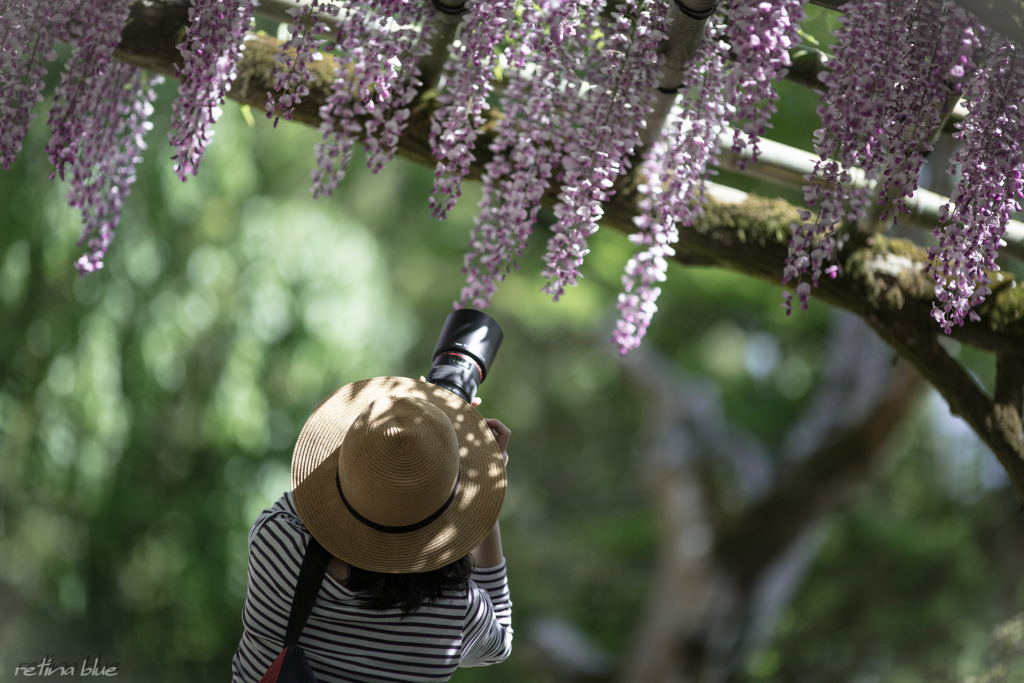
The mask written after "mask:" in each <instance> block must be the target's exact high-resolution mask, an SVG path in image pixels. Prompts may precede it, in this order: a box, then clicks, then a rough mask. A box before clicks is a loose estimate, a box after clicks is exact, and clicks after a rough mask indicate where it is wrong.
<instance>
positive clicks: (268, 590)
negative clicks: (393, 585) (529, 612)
mask: <svg viewBox="0 0 1024 683" xmlns="http://www.w3.org/2000/svg"><path fill="white" fill-rule="evenodd" d="M308 542H309V532H308V531H306V527H305V526H303V524H302V521H301V520H299V516H298V514H297V513H296V512H295V506H294V505H293V504H292V496H291V493H285V494H284V495H283V496H282V497H281V498H280V499H279V500H278V501H277V502H276V503H274V505H273V506H272V507H270V508H268V509H267V510H264V511H263V513H262V514H260V516H259V517H258V518H257V519H256V523H255V524H254V525H253V527H252V531H250V532H249V589H248V594H247V595H246V598H245V610H244V611H243V614H242V623H243V624H244V626H245V632H244V633H243V634H242V641H241V642H240V643H239V644H238V651H237V652H236V653H235V658H234V660H232V662H231V671H232V683H256V682H258V681H259V680H260V678H261V677H262V676H263V674H264V673H265V672H266V670H267V668H268V667H269V666H270V665H271V663H273V661H274V658H275V657H277V655H278V653H280V652H281V648H282V647H284V633H285V628H286V626H287V624H288V613H289V611H290V610H291V604H292V597H293V596H294V594H295V584H296V582H297V581H298V576H299V567H300V566H302V556H303V553H304V552H305V550H306V544H307V543H308ZM299 645H301V646H302V649H303V651H304V652H305V654H306V658H307V659H308V660H309V664H310V666H312V668H313V672H314V673H315V674H316V677H317V680H318V681H320V683H330V682H333V681H338V682H344V683H355V682H358V683H369V682H371V681H372V682H374V683H378V682H385V681H386V682H388V683H391V682H394V681H416V682H418V683H430V682H433V681H447V680H448V679H449V678H450V677H451V675H452V674H453V673H454V672H455V669H456V667H459V666H485V665H487V664H496V663H498V662H501V661H504V660H505V659H506V658H507V657H508V656H509V653H510V652H511V651H512V601H511V600H510V599H509V592H508V581H507V579H506V576H505V564H504V562H503V563H502V564H501V565H500V566H498V567H494V568H490V569H477V570H474V571H473V575H472V578H471V579H470V581H469V590H468V592H467V594H466V595H464V596H461V597H458V598H455V597H453V598H450V599H446V600H444V601H443V602H438V603H431V604H427V605H424V606H423V607H421V608H420V609H419V610H417V611H416V612H414V613H412V614H411V615H409V616H407V617H403V616H402V613H401V611H400V610H398V609H390V610H385V611H374V610H368V609H365V608H363V607H361V606H360V605H359V601H358V599H357V595H356V594H355V593H353V592H352V591H349V590H348V589H347V588H345V587H344V586H343V585H341V584H340V583H338V582H337V581H336V580H335V579H333V578H332V577H331V576H330V575H329V574H328V575H326V576H324V581H323V584H322V585H321V587H320V593H319V594H318V595H317V598H316V604H315V605H314V607H313V612H312V614H310V616H309V620H308V621H307V622H306V628H305V630H304V631H303V632H302V637H301V638H300V639H299Z"/></svg>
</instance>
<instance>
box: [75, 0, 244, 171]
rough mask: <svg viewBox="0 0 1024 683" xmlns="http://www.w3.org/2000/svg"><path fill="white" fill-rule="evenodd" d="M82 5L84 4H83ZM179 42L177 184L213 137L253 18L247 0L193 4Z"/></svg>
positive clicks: (174, 135)
mask: <svg viewBox="0 0 1024 683" xmlns="http://www.w3.org/2000/svg"><path fill="white" fill-rule="evenodd" d="M85 4H86V5H88V4H89V3H85ZM188 17H189V22H188V27H187V28H186V29H185V40H184V42H182V43H181V44H180V45H178V51H179V52H181V56H182V57H183V58H184V60H185V64H184V66H182V67H180V68H179V70H178V78H179V79H181V83H180V84H179V86H178V98H177V99H176V100H175V101H174V106H173V113H172V115H171V128H172V130H171V132H170V133H169V136H170V138H171V146H172V147H174V148H175V153H174V160H175V165H174V170H175V171H176V172H177V173H178V177H179V178H180V179H181V180H183V181H184V180H185V179H186V178H187V177H188V176H189V175H190V174H191V175H195V174H196V173H197V172H198V171H199V162H200V161H202V159H203V152H205V151H206V146H207V145H208V144H210V140H211V139H212V138H213V133H214V131H213V124H214V123H216V122H217V119H219V118H220V115H221V105H222V104H224V98H225V97H226V96H227V92H228V88H229V87H230V85H231V82H232V81H234V80H235V76H237V75H238V61H239V60H240V59H241V58H242V51H243V50H244V49H245V46H244V45H243V44H242V41H243V40H244V38H245V31H246V29H247V28H249V26H250V24H251V23H252V19H253V2H252V0H193V2H192V7H191V8H189V11H188Z"/></svg>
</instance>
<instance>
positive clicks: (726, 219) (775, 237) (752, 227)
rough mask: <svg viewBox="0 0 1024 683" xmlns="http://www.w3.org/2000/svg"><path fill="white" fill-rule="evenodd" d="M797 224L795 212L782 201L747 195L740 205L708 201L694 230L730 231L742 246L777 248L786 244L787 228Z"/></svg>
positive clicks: (798, 217) (797, 215) (787, 239)
mask: <svg viewBox="0 0 1024 683" xmlns="http://www.w3.org/2000/svg"><path fill="white" fill-rule="evenodd" d="M798 220H800V216H799V214H798V213H797V210H796V208H795V207H794V206H793V205H792V204H790V203H789V202H786V201H785V200H782V199H766V198H764V197H758V196H756V195H749V196H748V197H747V199H746V200H745V201H743V202H741V203H739V204H728V203H725V202H719V201H716V200H715V199H711V198H709V200H708V203H707V205H706V206H705V207H704V215H703V216H701V217H700V219H698V221H697V223H696V226H695V227H696V228H697V229H698V230H700V231H702V232H705V231H707V230H709V229H715V230H721V229H726V230H732V231H735V233H736V237H737V238H738V239H739V241H740V242H741V243H743V244H759V245H761V246H779V245H785V244H788V243H789V237H790V234H791V232H790V229H789V226H790V225H792V224H793V223H794V222H796V221H798Z"/></svg>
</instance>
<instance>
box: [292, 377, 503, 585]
mask: <svg viewBox="0 0 1024 683" xmlns="http://www.w3.org/2000/svg"><path fill="white" fill-rule="evenodd" d="M506 484H507V480H506V475H505V468H504V462H503V459H502V456H501V453H500V450H499V448H498V445H497V442H496V441H495V439H494V438H493V436H492V435H491V433H490V429H489V428H488V426H487V424H486V422H485V421H484V419H483V417H481V416H480V414H479V413H478V412H477V411H476V409H475V408H473V407H472V406H470V405H469V404H468V403H467V402H466V401H464V400H462V399H461V398H460V397H458V396H456V395H455V394H452V393H450V392H449V391H447V390H445V389H443V388H440V387H438V386H436V385H433V384H430V383H427V382H422V381H415V380H411V379H407V378H403V377H377V378H373V379H368V380H361V381H358V382H353V383H352V384H349V385H347V386H345V387H342V388H341V389H339V390H338V391H337V392H335V393H334V394H333V395H332V396H330V397H329V398H328V399H326V400H325V401H324V402H323V403H322V404H320V406H319V407H317V409H316V410H315V411H313V414H312V415H311V416H310V417H309V419H308V420H307V421H306V424H305V426H304V427H303V429H302V432H301V434H300V435H299V438H298V441H297V442H296V445H295V453H294V455H293V458H292V497H293V500H294V502H295V506H296V509H297V511H298V513H299V517H300V518H301V519H302V521H303V523H304V524H305V525H306V527H307V529H309V531H310V533H312V534H313V535H314V536H315V537H316V539H317V540H318V541H319V542H320V543H321V545H323V546H324V547H325V548H326V549H327V550H328V551H329V552H330V553H331V554H333V555H335V556H336V557H339V558H341V559H342V560H344V561H346V562H348V563H349V564H352V565H353V566H356V567H360V568H362V569H367V570H370V571H378V572H391V573H404V572H423V571H431V570H432V569H437V568H439V567H442V566H444V565H446V564H448V563H450V562H452V561H454V560H457V559H459V558H460V557H464V556H465V555H466V554H468V553H469V551H470V550H472V549H473V548H474V547H476V545H477V544H478V543H479V542H480V541H481V540H483V538H484V537H485V536H486V535H487V534H488V533H489V531H490V529H491V527H493V526H494V523H495V522H496V521H497V518H498V513H499V512H500V511H501V506H502V502H503V501H504V498H505V488H506Z"/></svg>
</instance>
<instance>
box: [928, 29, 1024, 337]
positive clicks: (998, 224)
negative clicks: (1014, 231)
mask: <svg viewBox="0 0 1024 683" xmlns="http://www.w3.org/2000/svg"><path fill="white" fill-rule="evenodd" d="M1020 52H1021V48H1019V47H1017V46H1015V45H1014V44H1013V43H1012V42H1010V41H1009V40H1008V39H1006V38H1005V37H1003V36H1001V35H994V36H993V37H992V39H991V45H990V47H989V51H988V55H987V59H986V61H985V63H984V64H983V65H982V66H981V67H980V68H979V69H978V72H977V74H976V77H975V78H974V79H973V80H971V81H970V82H969V83H968V84H967V86H966V88H965V91H964V104H965V105H966V107H967V111H968V115H967V117H966V118H965V119H964V121H963V123H962V124H961V128H960V132H959V133H958V137H959V138H960V140H962V141H963V146H962V147H961V148H960V151H958V152H957V154H956V155H955V156H954V157H953V161H954V163H955V164H958V165H959V166H960V172H961V176H960V180H959V182H958V183H957V185H956V187H955V188H954V189H953V194H952V197H950V205H951V206H950V205H947V206H945V207H943V211H942V214H941V215H940V218H941V223H940V225H939V227H937V228H936V229H935V231H934V234H935V236H936V237H937V238H938V240H939V244H938V247H935V248H932V249H931V250H930V252H931V256H932V258H933V264H934V267H933V269H932V276H933V278H934V279H935V298H936V299H937V300H938V301H936V302H934V303H933V304H932V317H934V318H935V320H936V321H937V322H938V323H939V325H941V326H942V329H943V330H944V331H945V332H946V333H947V334H949V333H950V331H951V330H952V328H953V325H963V324H964V319H965V318H969V319H971V320H974V321H977V320H979V319H980V318H979V316H978V314H977V313H976V312H975V311H974V310H973V309H975V308H976V307H977V306H978V305H979V304H980V303H981V302H982V301H984V300H985V296H986V295H988V294H991V292H992V290H991V289H990V288H989V286H988V285H989V284H991V282H992V280H991V277H990V276H989V273H990V272H996V271H998V270H999V266H998V265H997V264H996V255H997V253H998V251H999V247H1000V246H1001V240H1002V236H1003V232H1004V231H1005V230H1006V223H1007V221H1008V220H1009V219H1010V212H1011V211H1020V210H1021V205H1020V202H1021V198H1022V197H1024V183H1022V180H1021V176H1022V174H1024V112H1022V107H1024V97H1022V96H1024V55H1022V54H1020Z"/></svg>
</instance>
